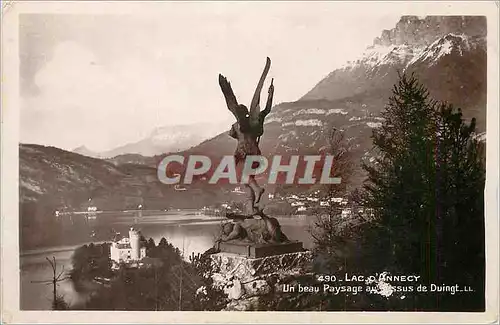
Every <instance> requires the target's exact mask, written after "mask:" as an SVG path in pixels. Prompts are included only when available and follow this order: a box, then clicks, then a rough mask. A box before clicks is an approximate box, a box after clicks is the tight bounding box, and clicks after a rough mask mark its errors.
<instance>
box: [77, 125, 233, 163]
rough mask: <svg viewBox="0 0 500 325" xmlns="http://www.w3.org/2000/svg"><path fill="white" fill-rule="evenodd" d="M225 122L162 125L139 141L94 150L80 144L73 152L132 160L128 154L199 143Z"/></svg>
mask: <svg viewBox="0 0 500 325" xmlns="http://www.w3.org/2000/svg"><path fill="white" fill-rule="evenodd" d="M227 123H229V122H225V121H224V122H218V123H197V124H189V125H173V126H163V127H158V128H155V129H154V130H153V131H152V132H151V134H150V135H149V136H147V137H146V138H144V139H142V140H140V141H137V142H133V143H128V144H125V145H123V146H120V147H117V148H114V149H112V150H108V151H104V152H94V151H91V150H89V149H87V148H86V147H85V146H81V147H78V148H76V149H74V150H73V152H75V153H79V154H82V155H85V156H88V157H94V158H104V159H111V158H115V157H117V156H123V157H120V158H118V159H115V161H119V162H123V161H127V162H133V161H134V160H131V161H128V160H127V158H132V156H130V154H134V155H141V156H146V157H150V156H154V155H160V154H163V153H168V152H177V151H181V150H186V149H188V148H190V147H192V146H195V145H197V144H199V143H201V142H202V141H203V140H206V139H209V138H211V137H213V136H215V135H217V134H218V133H220V132H221V130H223V129H224V128H225V127H226V124H227ZM134 158H135V161H136V162H137V161H139V160H141V159H140V157H138V156H135V157H134Z"/></svg>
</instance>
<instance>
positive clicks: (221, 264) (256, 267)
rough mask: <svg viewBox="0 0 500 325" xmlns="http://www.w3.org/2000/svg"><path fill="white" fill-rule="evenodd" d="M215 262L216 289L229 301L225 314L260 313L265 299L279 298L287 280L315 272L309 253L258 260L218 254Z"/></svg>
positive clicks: (213, 258)
mask: <svg viewBox="0 0 500 325" xmlns="http://www.w3.org/2000/svg"><path fill="white" fill-rule="evenodd" d="M211 259H212V264H213V266H214V269H215V270H217V272H216V273H213V274H212V279H213V286H214V287H216V288H217V289H221V290H223V291H224V293H225V294H226V295H227V298H228V300H229V303H228V304H227V305H226V307H225V308H224V310H239V311H244V310H246V311H249V310H259V303H260V299H261V298H262V297H264V296H266V295H269V294H271V293H275V294H276V293H278V294H279V292H280V291H281V286H282V283H283V281H284V280H287V279H290V277H296V276H302V275H304V274H308V273H309V272H311V268H312V253H311V252H309V251H304V252H296V253H289V254H281V255H274V256H268V257H263V258H254V259H252V258H246V257H244V256H241V255H236V254H230V253H217V254H213V255H211ZM287 281H288V280H287Z"/></svg>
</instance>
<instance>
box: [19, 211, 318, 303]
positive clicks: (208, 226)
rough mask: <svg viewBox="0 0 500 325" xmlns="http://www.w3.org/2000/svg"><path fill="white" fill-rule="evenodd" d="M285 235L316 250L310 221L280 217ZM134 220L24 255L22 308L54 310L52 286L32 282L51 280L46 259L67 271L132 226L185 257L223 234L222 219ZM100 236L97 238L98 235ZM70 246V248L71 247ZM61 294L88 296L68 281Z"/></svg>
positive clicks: (70, 298) (71, 299) (71, 298)
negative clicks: (86, 249) (82, 253)
mask: <svg viewBox="0 0 500 325" xmlns="http://www.w3.org/2000/svg"><path fill="white" fill-rule="evenodd" d="M278 219H279V221H280V223H281V225H282V228H283V231H284V232H285V234H286V235H287V236H288V237H289V238H291V239H294V240H300V241H302V242H303V243H304V246H305V247H306V248H311V247H312V241H311V236H310V234H309V232H308V229H309V224H310V221H309V220H308V219H306V218H300V217H297V218H278ZM135 221H136V222H134V218H133V217H131V218H130V217H129V218H126V217H121V218H116V219H115V222H106V223H101V224H99V223H98V222H96V223H95V224H93V225H92V224H91V225H90V226H92V227H93V230H92V231H93V232H94V235H93V237H91V235H90V234H92V231H87V233H86V234H87V235H86V236H80V237H79V241H78V242H75V238H74V237H73V238H72V240H67V241H66V242H63V243H61V245H60V246H58V247H53V248H50V249H40V250H36V251H30V252H24V253H23V254H22V255H21V259H20V261H21V274H20V275H21V309H23V310H35V309H50V307H51V295H52V291H51V290H52V286H51V285H46V284H43V283H32V281H39V280H50V279H51V278H52V269H51V267H50V265H49V264H48V262H47V261H46V260H45V257H52V256H54V257H55V258H56V261H57V265H58V268H59V270H60V269H61V268H62V267H63V266H64V269H65V270H70V269H71V255H72V254H73V250H74V249H75V248H76V247H78V246H79V245H82V244H84V243H88V242H90V241H95V242H98V241H103V240H109V237H110V233H111V232H113V231H116V232H121V233H122V234H124V235H126V234H127V232H128V229H129V227H130V226H134V227H136V228H138V229H139V230H140V231H141V232H142V234H143V235H144V237H146V238H148V239H149V238H153V239H154V241H155V243H156V244H158V242H159V241H160V239H161V238H162V237H165V238H166V239H167V240H168V241H169V242H170V243H172V244H173V245H174V246H176V247H178V248H179V250H180V251H181V252H183V254H184V256H185V258H188V257H189V256H190V255H191V253H195V254H196V253H203V252H204V251H206V250H207V249H209V248H210V247H212V246H213V243H214V239H215V237H216V235H217V233H218V231H219V227H220V222H221V220H214V219H213V218H209V217H203V216H201V217H200V216H179V217H173V216H172V218H169V219H168V220H165V218H164V217H155V216H149V217H143V218H141V219H140V220H135ZM95 234H97V235H95ZM68 245H69V246H68ZM58 293H60V294H62V295H64V298H65V300H66V301H67V302H68V303H70V304H79V303H81V302H82V301H83V300H84V299H85V297H83V296H82V295H79V294H78V293H76V292H75V291H74V289H73V285H72V283H71V281H70V280H69V279H68V280H65V281H62V282H60V283H59V287H58Z"/></svg>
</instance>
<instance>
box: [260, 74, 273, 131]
mask: <svg viewBox="0 0 500 325" xmlns="http://www.w3.org/2000/svg"><path fill="white" fill-rule="evenodd" d="M273 81H274V79H271V85H270V86H269V91H268V95H267V103H266V108H265V109H264V110H263V111H262V112H260V114H259V119H260V122H261V123H264V119H265V118H266V116H267V114H269V113H270V112H271V107H272V106H273V96H274V85H273Z"/></svg>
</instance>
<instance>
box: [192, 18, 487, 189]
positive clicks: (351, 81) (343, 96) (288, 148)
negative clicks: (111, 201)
mask: <svg viewBox="0 0 500 325" xmlns="http://www.w3.org/2000/svg"><path fill="white" fill-rule="evenodd" d="M485 36H486V20H485V18H484V17H454V16H447V17H436V16H432V17H426V18H425V19H419V18H417V17H413V16H405V17H402V18H401V20H400V21H399V22H398V23H397V25H396V27H395V28H394V29H392V30H388V31H383V32H382V35H381V36H380V37H378V38H376V39H375V40H374V43H373V45H371V46H369V47H368V48H367V49H366V51H365V52H364V53H362V55H361V56H360V58H358V59H357V60H354V61H351V62H348V63H346V64H345V65H344V66H343V67H341V68H339V69H337V70H335V71H332V72H331V73H330V74H328V76H327V77H326V78H324V79H323V80H321V81H320V82H319V83H318V84H317V85H316V86H315V87H314V88H313V89H312V90H311V91H309V92H308V93H307V94H305V95H304V96H303V97H302V98H301V99H300V100H298V101H297V102H292V103H282V104H279V105H276V106H275V107H273V109H272V111H271V113H270V114H269V115H268V117H267V118H266V126H265V133H264V136H263V137H262V139H261V143H260V147H261V150H262V152H263V154H264V155H271V154H293V153H295V154H296V153H301V154H306V153H317V152H318V151H320V150H321V149H322V148H323V147H324V146H325V145H326V143H327V134H328V130H329V129H331V128H332V127H335V128H337V129H341V130H344V131H345V135H346V139H347V140H348V141H349V144H350V146H351V150H352V152H353V162H354V163H355V164H356V165H357V169H356V173H355V177H354V182H353V184H352V186H353V187H355V186H358V185H360V184H361V182H362V180H363V178H364V174H363V172H362V171H361V169H360V168H359V166H360V163H361V161H362V160H363V159H370V149H371V146H372V142H371V138H370V137H371V135H372V130H373V128H376V127H378V126H380V123H381V121H382V119H381V118H380V117H379V114H380V112H381V111H382V109H383V107H384V105H385V104H386V103H387V102H388V98H389V96H390V95H391V91H392V87H393V85H394V84H395V83H396V82H397V80H398V73H401V72H405V73H415V74H416V75H417V77H418V78H419V80H420V81H421V82H422V83H423V84H424V85H425V86H426V87H427V88H428V89H429V91H430V95H431V96H432V97H433V98H434V99H436V100H446V101H449V102H450V103H453V104H454V105H455V106H457V107H461V108H462V111H463V113H464V117H465V118H467V119H470V118H472V117H476V118H477V126H478V129H479V132H484V131H485V126H486V42H485ZM227 128H228V129H229V125H228V126H227ZM234 148H235V141H234V139H232V138H230V137H229V136H228V135H227V133H224V134H221V135H219V136H216V137H215V138H213V139H211V140H209V141H205V142H203V143H201V144H200V145H198V146H196V147H194V148H192V149H190V150H188V151H186V152H185V154H186V155H187V154H192V153H197V154H209V155H210V156H213V157H220V156H221V155H225V154H232V152H233V150H234Z"/></svg>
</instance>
